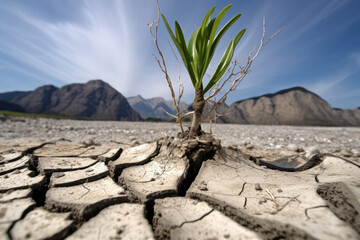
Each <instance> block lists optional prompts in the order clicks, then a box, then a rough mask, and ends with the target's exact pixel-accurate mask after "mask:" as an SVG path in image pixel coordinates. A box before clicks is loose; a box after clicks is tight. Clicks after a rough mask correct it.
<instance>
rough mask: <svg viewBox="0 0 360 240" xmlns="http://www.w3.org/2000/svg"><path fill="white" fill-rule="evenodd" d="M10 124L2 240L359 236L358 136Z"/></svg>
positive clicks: (1, 149)
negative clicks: (188, 136)
mask: <svg viewBox="0 0 360 240" xmlns="http://www.w3.org/2000/svg"><path fill="white" fill-rule="evenodd" d="M0 127H1V132H0V134H1V136H0V239H64V238H65V239H360V157H359V155H358V152H357V151H358V146H360V142H359V141H360V129H359V128H319V127H316V128H315V127H289V126H251V125H217V127H216V136H215V138H212V137H211V136H209V135H204V136H202V137H200V138H198V139H193V140H182V139H177V138H174V137H172V136H176V133H177V131H178V128H177V125H176V124H172V123H139V122H135V123H130V122H92V121H72V120H51V119H25V118H10V119H6V120H4V121H1V122H0ZM205 127H208V126H205ZM218 139H221V143H220V141H218Z"/></svg>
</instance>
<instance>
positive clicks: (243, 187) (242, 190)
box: [238, 182, 246, 196]
mask: <svg viewBox="0 0 360 240" xmlns="http://www.w3.org/2000/svg"><path fill="white" fill-rule="evenodd" d="M245 185H246V182H244V183H243V185H242V188H241V191H240V192H239V194H238V196H240V195H241V194H242V193H243V192H244V189H245Z"/></svg>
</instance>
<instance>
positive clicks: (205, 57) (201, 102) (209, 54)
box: [148, 0, 282, 138]
mask: <svg viewBox="0 0 360 240" xmlns="http://www.w3.org/2000/svg"><path fill="white" fill-rule="evenodd" d="M156 4H157V7H158V16H157V20H156V21H153V22H152V23H151V24H148V27H149V31H150V35H151V37H152V39H153V40H154V43H155V46H156V49H157V51H158V54H159V55H158V56H159V57H160V58H158V57H156V56H155V55H153V56H154V58H155V60H156V61H157V63H158V65H159V67H160V69H161V71H162V72H163V73H164V75H165V79H166V82H167V84H168V87H169V89H170V93H171V97H172V100H173V103H174V106H175V108H176V112H177V113H176V115H172V114H170V113H168V114H169V115H170V116H172V117H174V118H175V119H176V121H177V122H178V123H179V126H180V129H181V135H182V136H184V137H190V138H192V137H195V136H196V135H200V134H202V131H201V121H202V120H206V121H208V122H210V123H212V122H216V119H217V118H218V117H220V116H223V115H228V114H230V113H226V112H222V110H220V111H221V112H220V113H219V112H218V110H219V109H218V107H220V106H222V105H223V104H225V101H226V99H227V97H228V94H229V93H230V92H233V91H235V90H236V89H237V88H238V86H239V84H240V83H241V82H242V80H243V79H244V78H245V77H246V76H247V74H248V73H249V72H250V67H251V65H252V63H253V61H254V60H255V58H256V57H257V56H258V55H259V52H260V50H261V48H262V47H263V46H265V45H266V44H268V43H269V42H270V40H271V39H272V38H273V37H274V36H276V35H277V34H278V33H279V32H280V31H281V30H282V28H281V29H279V30H278V31H277V32H276V33H274V34H273V35H271V36H270V37H269V39H268V40H267V41H264V40H265V17H264V19H263V32H262V37H261V39H260V44H259V46H258V47H257V48H255V47H254V49H253V50H252V51H251V52H250V53H249V54H248V55H247V56H246V57H245V58H243V59H242V60H240V61H237V60H236V59H235V60H233V61H232V58H233V56H234V51H235V48H236V46H237V44H238V43H239V41H240V39H241V38H242V36H243V35H244V33H245V31H246V30H245V29H242V30H241V31H240V32H239V33H238V34H237V35H236V37H235V38H234V39H233V40H232V41H230V43H229V45H228V47H227V48H226V50H225V52H224V54H223V56H222V58H221V60H220V62H219V64H218V66H217V67H216V70H215V72H214V73H213V74H212V76H211V77H210V79H209V81H208V82H204V81H203V78H204V76H205V74H206V71H207V69H208V67H209V65H210V62H211V61H212V58H213V56H214V53H215V50H216V48H217V46H218V44H219V42H220V40H221V38H222V37H223V36H224V34H225V33H226V32H227V31H228V30H229V28H230V27H231V26H232V25H233V24H234V23H235V22H236V21H237V20H238V19H239V17H240V16H241V14H240V13H239V14H237V15H236V16H234V17H233V18H232V19H230V21H228V22H227V23H226V24H225V25H224V26H223V27H222V28H221V29H220V31H218V32H217V29H218V27H219V24H220V22H221V20H222V19H223V17H224V15H225V14H226V13H227V11H228V10H229V8H230V7H231V4H230V5H228V6H226V7H225V8H224V9H223V10H222V11H221V12H220V13H219V15H218V16H216V17H215V18H211V16H212V14H213V12H214V10H215V6H214V7H212V8H211V9H210V10H209V11H208V12H207V14H206V15H205V17H204V19H203V21H202V23H201V25H200V26H199V27H198V28H197V29H195V31H194V32H193V34H192V35H191V37H190V39H189V41H188V43H187V44H186V41H185V37H184V34H183V32H182V29H181V27H180V25H179V23H178V22H177V21H175V34H174V32H173V31H172V30H171V28H170V26H169V23H168V21H167V20H166V18H165V16H164V15H163V14H161V13H160V6H159V2H158V0H156ZM160 16H161V17H162V19H163V21H164V23H165V26H166V29H167V31H168V32H169V34H170V37H171V39H172V40H173V42H174V44H175V46H176V48H177V50H178V51H179V53H180V56H181V58H182V60H183V63H184V65H185V67H186V69H187V71H188V73H189V76H190V79H191V82H192V84H193V86H194V89H195V96H194V101H193V103H192V108H193V111H188V112H186V113H183V112H182V110H181V97H182V95H183V92H184V85H183V84H182V82H181V80H180V71H179V78H178V83H179V92H178V95H177V97H176V94H175V91H174V88H173V84H172V81H171V79H170V76H169V74H168V71H167V67H166V61H165V57H164V55H163V53H162V52H161V50H160V47H159V44H158V38H157V33H158V27H159V22H160ZM154 24H155V27H154ZM153 27H154V28H153ZM153 29H155V31H153ZM175 57H176V55H175ZM176 60H177V57H176ZM178 63H179V61H178ZM179 68H180V63H179ZM179 70H180V69H179ZM204 86H205V87H204ZM205 93H207V95H206V98H204V94H205ZM206 102H207V103H209V109H206V111H205V112H204V106H205V103H206ZM190 115H191V116H192V122H191V126H190V130H189V131H184V129H183V125H182V121H183V120H186V119H187V117H188V116H190Z"/></svg>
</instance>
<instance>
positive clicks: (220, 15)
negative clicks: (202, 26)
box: [209, 4, 232, 43]
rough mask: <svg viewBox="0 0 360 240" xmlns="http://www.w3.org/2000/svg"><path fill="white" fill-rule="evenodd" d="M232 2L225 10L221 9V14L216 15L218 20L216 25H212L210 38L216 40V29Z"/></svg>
mask: <svg viewBox="0 0 360 240" xmlns="http://www.w3.org/2000/svg"><path fill="white" fill-rule="evenodd" d="M231 5H232V4H229V5H227V6H226V7H225V8H224V9H223V10H221V12H220V13H219V15H218V16H217V17H216V20H215V22H214V25H213V27H212V30H211V34H210V38H209V40H210V41H211V43H212V41H213V40H214V37H215V33H216V30H217V28H218V26H219V24H220V22H221V20H222V18H223V17H224V15H225V14H226V12H227V11H228V10H229V8H230V7H231Z"/></svg>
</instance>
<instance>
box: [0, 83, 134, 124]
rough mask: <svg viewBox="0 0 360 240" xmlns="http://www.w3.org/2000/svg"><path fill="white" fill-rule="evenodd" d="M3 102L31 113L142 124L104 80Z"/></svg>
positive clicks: (15, 94)
mask: <svg viewBox="0 0 360 240" xmlns="http://www.w3.org/2000/svg"><path fill="white" fill-rule="evenodd" d="M0 100H3V101H6V102H10V103H15V104H18V105H20V106H21V107H23V108H24V109H25V110H26V111H27V112H31V113H42V114H56V115H63V116H70V117H80V118H91V119H98V120H129V121H136V120H141V117H140V115H139V114H138V113H137V112H136V111H135V110H134V109H132V108H131V106H130V105H129V103H128V102H127V100H126V98H125V97H124V96H123V95H122V94H121V93H119V92H118V91H116V90H115V89H114V88H112V87H111V86H110V85H109V84H107V83H105V82H104V81H102V80H91V81H89V82H87V83H86V84H69V85H66V86H63V87H61V88H57V87H54V86H51V85H46V86H42V87H39V88H37V89H35V90H34V91H30V92H9V93H3V94H0Z"/></svg>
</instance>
